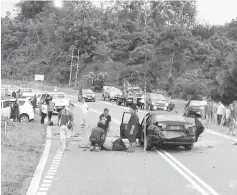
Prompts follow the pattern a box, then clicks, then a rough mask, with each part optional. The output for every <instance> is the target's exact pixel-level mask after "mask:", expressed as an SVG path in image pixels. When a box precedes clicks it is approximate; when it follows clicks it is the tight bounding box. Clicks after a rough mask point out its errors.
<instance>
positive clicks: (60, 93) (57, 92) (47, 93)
mask: <svg viewBox="0 0 237 195" xmlns="http://www.w3.org/2000/svg"><path fill="white" fill-rule="evenodd" d="M45 94H52V95H54V94H64V95H65V93H63V92H45Z"/></svg>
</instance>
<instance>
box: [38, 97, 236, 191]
mask: <svg viewBox="0 0 237 195" xmlns="http://www.w3.org/2000/svg"><path fill="white" fill-rule="evenodd" d="M69 97H70V98H71V100H72V102H73V103H75V105H76V107H75V108H74V113H75V119H76V120H75V131H76V132H78V133H81V134H83V133H84V134H85V139H84V141H83V140H80V139H78V140H75V141H72V142H71V143H70V149H71V150H70V151H68V152H64V153H63V155H61V156H60V157H61V158H60V162H59V163H58V168H57V169H56V172H55V174H52V175H53V176H52V177H51V181H48V183H50V185H46V184H44V183H45V182H46V181H45V180H47V174H48V170H49V168H50V166H51V168H52V165H51V164H52V160H53V158H54V156H55V154H56V152H57V147H58V140H57V139H58V137H57V136H54V133H55V132H58V128H56V127H55V128H53V130H52V134H53V137H54V139H55V141H54V142H53V146H52V148H51V152H50V157H49V159H48V163H47V166H46V168H45V171H44V175H43V177H42V181H41V188H40V189H39V192H41V193H42V194H50V195H76V194H82V195H112V194H113V195H152V194H154V195H157V194H159V195H199V194H203V195H209V194H210V195H219V194H222V195H237V155H236V154H237V146H236V145H233V144H234V141H233V140H230V139H227V138H224V137H221V136H216V135H212V134H209V133H203V135H202V136H201V137H200V140H199V141H198V142H197V143H196V145H195V146H194V148H193V149H192V150H191V151H185V150H184V149H182V148H178V149H172V150H171V149H170V150H166V151H163V150H153V151H150V152H147V153H145V152H144V150H143V148H141V147H137V148H136V153H133V154H130V153H125V152H113V151H101V152H90V151H89V149H88V148H86V149H84V148H80V147H78V145H80V144H82V143H84V144H86V143H88V140H87V139H86V138H88V134H89V130H87V128H86V129H85V130H84V131H83V130H82V129H81V127H80V126H81V110H80V105H81V103H79V102H78V101H77V98H76V97H73V96H69ZM176 104H178V105H177V108H178V110H179V111H180V110H181V108H182V106H183V105H181V104H182V103H180V102H179V101H177V102H176ZM88 105H89V108H90V112H89V114H88V126H90V127H94V126H96V124H97V122H98V117H99V114H100V113H102V112H103V109H104V108H108V109H109V110H110V115H111V116H112V118H113V119H112V126H111V131H110V132H109V133H108V140H111V139H116V136H117V135H118V134H119V124H120V121H121V118H122V114H123V112H125V111H128V108H126V107H123V106H117V105H115V104H114V103H113V102H103V101H97V102H95V103H94V102H92V103H90V102H88ZM138 115H139V117H140V119H141V118H142V116H144V112H141V111H139V112H138ZM56 157H57V155H56ZM56 159H57V158H56ZM45 175H46V177H45ZM48 178H50V177H49V176H48ZM42 184H43V185H42ZM44 186H46V188H44ZM47 186H48V187H49V186H50V187H49V188H47ZM44 190H45V191H44ZM43 192H45V193H43ZM39 194H40V193H39Z"/></svg>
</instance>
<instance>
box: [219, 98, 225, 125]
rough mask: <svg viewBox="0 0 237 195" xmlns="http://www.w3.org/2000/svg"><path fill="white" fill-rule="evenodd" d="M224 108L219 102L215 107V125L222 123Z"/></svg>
mask: <svg viewBox="0 0 237 195" xmlns="http://www.w3.org/2000/svg"><path fill="white" fill-rule="evenodd" d="M223 110H224V106H223V104H222V103H221V102H219V103H218V106H217V124H218V125H220V124H221V121H222V116H223Z"/></svg>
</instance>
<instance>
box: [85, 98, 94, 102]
mask: <svg viewBox="0 0 237 195" xmlns="http://www.w3.org/2000/svg"><path fill="white" fill-rule="evenodd" d="M84 100H85V101H87V102H92V101H95V98H87V97H84Z"/></svg>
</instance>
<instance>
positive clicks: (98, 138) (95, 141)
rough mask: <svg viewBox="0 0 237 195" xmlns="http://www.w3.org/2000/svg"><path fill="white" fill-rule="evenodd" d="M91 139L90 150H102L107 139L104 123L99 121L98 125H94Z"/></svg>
mask: <svg viewBox="0 0 237 195" xmlns="http://www.w3.org/2000/svg"><path fill="white" fill-rule="evenodd" d="M89 139H90V142H91V147H90V151H93V150H95V151H100V150H101V147H102V145H103V143H104V140H105V131H104V124H103V123H101V122H99V123H98V124H97V127H94V128H93V129H92V131H91V135H90V138H89Z"/></svg>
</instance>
